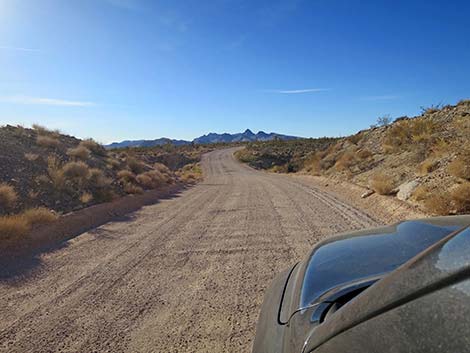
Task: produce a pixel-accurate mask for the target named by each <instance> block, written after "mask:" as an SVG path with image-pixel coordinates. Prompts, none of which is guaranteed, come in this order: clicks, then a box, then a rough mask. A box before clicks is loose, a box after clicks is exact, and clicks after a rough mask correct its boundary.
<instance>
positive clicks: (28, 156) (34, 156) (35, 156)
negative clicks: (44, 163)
mask: <svg viewBox="0 0 470 353" xmlns="http://www.w3.org/2000/svg"><path fill="white" fill-rule="evenodd" d="M24 158H25V159H27V160H28V161H30V162H34V161H36V160H37V159H38V158H39V155H38V154H35V153H25V154H24Z"/></svg>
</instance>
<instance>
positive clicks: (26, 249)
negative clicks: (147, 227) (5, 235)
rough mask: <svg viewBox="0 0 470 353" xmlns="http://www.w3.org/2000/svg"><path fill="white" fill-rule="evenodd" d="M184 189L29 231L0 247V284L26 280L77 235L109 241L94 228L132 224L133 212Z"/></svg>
mask: <svg viewBox="0 0 470 353" xmlns="http://www.w3.org/2000/svg"><path fill="white" fill-rule="evenodd" d="M186 188H188V186H187V185H183V184H176V185H171V186H168V187H167V188H165V189H160V190H151V191H148V192H146V193H144V194H142V195H129V196H125V197H122V198H120V199H118V200H115V201H113V202H109V203H104V204H99V205H95V206H91V207H88V208H85V209H82V210H79V211H76V212H73V213H70V214H68V215H65V216H63V217H61V218H60V219H59V220H58V221H57V222H56V223H54V224H52V225H49V226H46V227H42V228H40V229H35V230H33V232H32V233H31V234H30V235H28V236H27V238H25V239H22V240H21V242H18V243H14V244H6V245H4V244H2V247H0V282H12V283H13V282H15V283H16V282H18V281H21V280H25V279H27V278H29V277H30V276H32V275H34V271H36V270H37V269H39V268H40V267H41V265H42V263H41V259H40V256H41V255H42V254H45V253H48V252H52V251H56V250H59V249H62V248H65V247H67V246H68V242H67V241H68V240H70V239H73V238H74V237H76V236H78V235H80V234H83V233H85V232H92V234H94V235H95V236H97V238H105V237H108V238H109V237H112V235H110V234H107V232H106V231H104V230H102V229H99V228H98V227H99V226H101V225H103V224H105V223H108V222H126V223H127V222H132V221H133V220H134V219H135V217H136V216H135V212H136V211H138V210H139V209H141V208H142V207H144V206H148V205H153V204H156V203H158V202H160V201H161V200H168V199H172V198H175V197H178V196H179V195H180V194H181V192H182V191H183V190H185V189H186Z"/></svg>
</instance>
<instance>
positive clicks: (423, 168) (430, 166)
mask: <svg viewBox="0 0 470 353" xmlns="http://www.w3.org/2000/svg"><path fill="white" fill-rule="evenodd" d="M438 166H439V162H438V161H436V160H433V159H429V158H428V159H426V160H424V161H423V162H422V163H420V164H419V165H418V174H419V175H426V174H429V173H431V172H433V171H434V170H436V169H437V167H438Z"/></svg>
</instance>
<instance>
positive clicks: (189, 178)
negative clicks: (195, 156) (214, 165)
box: [178, 163, 202, 184]
mask: <svg viewBox="0 0 470 353" xmlns="http://www.w3.org/2000/svg"><path fill="white" fill-rule="evenodd" d="M178 175H179V177H180V179H181V180H182V181H183V182H185V183H190V184H192V183H195V182H197V181H198V180H202V168H201V166H200V164H199V163H194V164H187V165H185V166H184V167H183V168H182V169H181V171H180V172H179V173H178Z"/></svg>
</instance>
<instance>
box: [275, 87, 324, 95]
mask: <svg viewBox="0 0 470 353" xmlns="http://www.w3.org/2000/svg"><path fill="white" fill-rule="evenodd" d="M326 91H330V89H329V88H304V89H271V90H266V92H273V93H282V94H300V93H316V92H326Z"/></svg>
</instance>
